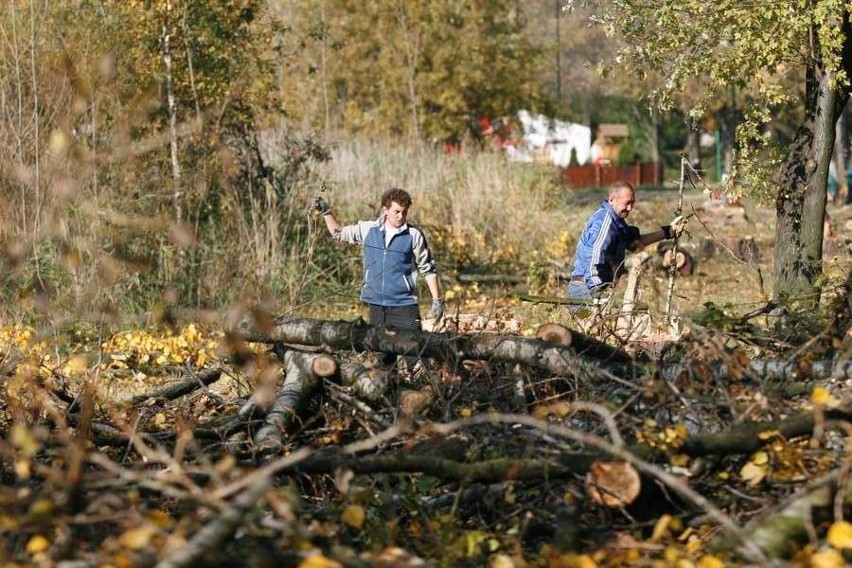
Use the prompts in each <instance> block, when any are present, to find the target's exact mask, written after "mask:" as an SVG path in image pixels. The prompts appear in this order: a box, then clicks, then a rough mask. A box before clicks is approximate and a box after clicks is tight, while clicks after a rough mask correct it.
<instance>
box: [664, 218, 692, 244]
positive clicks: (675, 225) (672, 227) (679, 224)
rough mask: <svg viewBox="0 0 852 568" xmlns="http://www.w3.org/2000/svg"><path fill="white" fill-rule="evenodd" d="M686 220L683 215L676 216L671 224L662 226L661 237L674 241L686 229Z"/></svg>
mask: <svg viewBox="0 0 852 568" xmlns="http://www.w3.org/2000/svg"><path fill="white" fill-rule="evenodd" d="M686 221H687V218H686V217H684V216H683V215H678V216H677V217H675V218H674V219H672V222H671V223H670V224H668V225H663V226H662V227H661V229H663V236H665V237H666V238H667V239H674V238H677V237H679V236H680V234H681V233H683V230H684V229H685V228H686Z"/></svg>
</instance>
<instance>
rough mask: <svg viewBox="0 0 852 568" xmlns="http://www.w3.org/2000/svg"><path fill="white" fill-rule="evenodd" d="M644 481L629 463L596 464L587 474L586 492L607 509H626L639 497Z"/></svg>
mask: <svg viewBox="0 0 852 568" xmlns="http://www.w3.org/2000/svg"><path fill="white" fill-rule="evenodd" d="M641 489H642V481H641V479H640V478H639V472H637V471H636V468H634V467H633V466H632V465H630V464H629V463H628V462H600V461H598V462H595V463H593V464H592V467H591V468H590V469H589V473H587V474H586V492H587V493H588V495H589V497H590V498H591V500H592V501H594V502H595V503H597V504H598V505H605V506H606V507H613V508H618V507H624V506H625V505H629V504H631V503H632V502H633V501H635V500H636V497H638V496H639V491H640V490H641Z"/></svg>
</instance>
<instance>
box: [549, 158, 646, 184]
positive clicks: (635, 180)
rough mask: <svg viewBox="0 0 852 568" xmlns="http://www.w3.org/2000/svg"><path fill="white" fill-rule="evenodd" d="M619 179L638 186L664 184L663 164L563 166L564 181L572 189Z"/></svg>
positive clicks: (609, 182) (608, 182)
mask: <svg viewBox="0 0 852 568" xmlns="http://www.w3.org/2000/svg"><path fill="white" fill-rule="evenodd" d="M619 180H624V181H629V182H630V183H632V184H633V185H634V186H636V187H638V186H640V185H662V184H663V164H655V163H647V164H633V165H630V166H603V165H599V164H592V165H587V166H568V167H567V168H562V183H563V184H565V185H566V186H567V187H570V188H571V189H584V188H587V187H606V186H608V185H610V184H611V183H613V182H616V181H619Z"/></svg>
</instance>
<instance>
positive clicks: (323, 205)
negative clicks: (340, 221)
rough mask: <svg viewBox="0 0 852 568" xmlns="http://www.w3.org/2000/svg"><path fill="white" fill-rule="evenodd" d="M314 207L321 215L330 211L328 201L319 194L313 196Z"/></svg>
mask: <svg viewBox="0 0 852 568" xmlns="http://www.w3.org/2000/svg"><path fill="white" fill-rule="evenodd" d="M314 209H316V210H317V211H319V212H320V213H321V214H322V215H328V214H329V213H331V205H329V204H328V201H326V200H325V199H323V198H322V197H320V196H319V195H318V196H316V197H314Z"/></svg>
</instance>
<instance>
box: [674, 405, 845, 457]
mask: <svg viewBox="0 0 852 568" xmlns="http://www.w3.org/2000/svg"><path fill="white" fill-rule="evenodd" d="M823 418H824V419H825V420H838V421H843V422H852V405H849V404H847V405H846V406H843V407H839V408H825V409H824V410H823ZM815 422H816V420H815V418H814V413H813V412H803V413H801V414H799V415H797V416H794V417H792V418H788V419H787V420H779V421H772V422H758V423H754V422H748V423H742V424H737V425H735V426H734V427H733V429H731V430H729V431H728V432H721V433H717V434H716V433H714V434H711V433H705V434H696V435H694V436H690V437H688V438H687V439H686V440H684V442H683V445H682V446H681V448H680V449H681V451H682V452H683V453H685V454H686V455H688V456H693V457H697V456H706V455H710V454H719V455H727V454H734V453H736V454H748V453H751V452H754V451H757V450H758V449H760V448H762V447H763V446H765V445H766V443H767V440H766V439H765V438H762V437H761V436H760V434H761V433H763V432H774V431H778V433H779V434H780V435H781V436H782V437H783V438H785V439H791V438H798V437H799V436H809V435H811V434H813V432H814V425H815Z"/></svg>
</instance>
